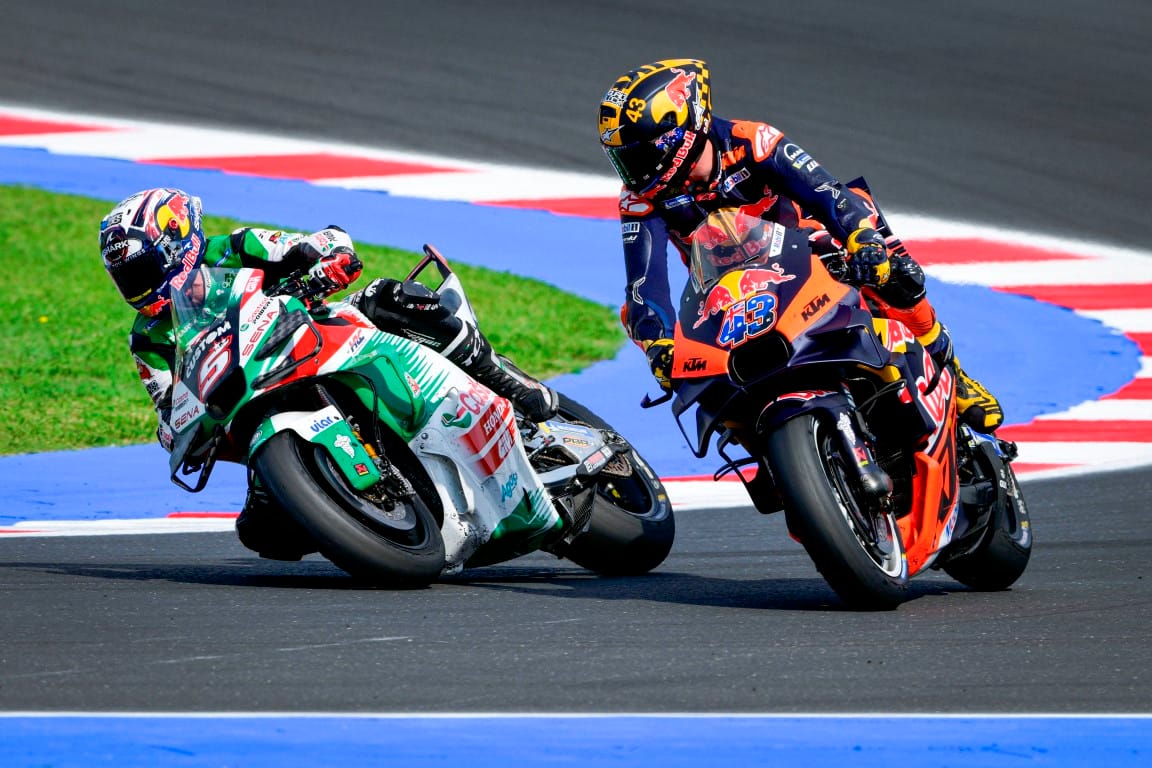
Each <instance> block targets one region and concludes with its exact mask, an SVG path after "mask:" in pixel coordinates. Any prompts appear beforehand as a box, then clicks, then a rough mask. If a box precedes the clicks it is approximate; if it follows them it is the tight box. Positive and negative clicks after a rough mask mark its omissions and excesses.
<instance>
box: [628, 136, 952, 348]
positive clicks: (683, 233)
mask: <svg viewBox="0 0 1152 768" xmlns="http://www.w3.org/2000/svg"><path fill="white" fill-rule="evenodd" d="M708 138H709V139H711V141H712V150H711V151H713V152H715V153H716V155H717V160H716V165H715V169H714V171H713V174H712V178H711V179H710V181H709V182H708V183H707V184H697V185H693V186H692V187H690V188H688V189H684V190H679V191H668V190H666V191H664V192H663V193H661V194H660V195H659V196H658V197H656V198H654V199H648V198H645V197H641V196H638V195H636V194H635V193H632V192H629V191H628V190H627V189H625V190H623V192H622V193H621V197H620V222H621V233H622V236H623V240H624V264H625V271H626V275H627V290H626V296H625V301H624V305H623V307H622V310H621V320H622V321H623V323H624V326H625V328H626V329H627V331H628V335H629V336H630V337H631V339H632V340H633V341H634V342H636V343H637V344H639V345H640V346H641V347H645V348H646V347H647V346H648V345H649V344H651V342H653V341H655V340H658V339H670V338H672V336H673V331H674V327H675V323H676V313H675V309H674V306H675V305H674V303H673V301H672V298H671V291H670V287H669V281H668V259H667V244H668V243H669V242H671V243H672V244H673V245H674V246H675V247H676V248H677V250H678V251H679V252H680V254H681V258H682V260H684V261H685V263H687V258H688V253H689V252H690V247H689V246H688V243H687V239H688V237H689V236H690V235H691V234H692V232H693V231H694V230H695V229H696V227H697V225H699V224H700V222H702V221H703V220H704V219H705V218H706V217H707V215H708V214H709V213H710V212H712V211H715V210H718V209H720V208H731V207H741V208H742V210H744V211H745V212H747V213H753V214H756V215H759V216H760V217H762V218H764V219H766V220H769V221H775V222H779V223H780V224H783V225H785V226H788V227H798V228H803V229H809V230H810V231H811V235H810V240H811V242H812V245H813V248H814V250H816V251H817V252H821V251H822V250H832V249H835V248H837V247H839V245H841V244H843V243H845V242H846V240H847V238H848V236H849V235H850V234H851V233H852V232H853V231H855V230H856V229H858V228H860V227H862V226H864V227H872V228H874V229H876V230H878V231H879V232H880V233H881V234H882V235H884V236H885V240H886V243H887V246H888V250H889V262H890V267H891V271H890V277H889V279H888V281H887V282H886V283H884V285H882V286H879V287H875V286H869V287H866V288H864V289H863V290H864V293H865V295H866V297H867V298H868V299H869V301H870V303H871V304H872V305H873V307H874V309H875V310H876V311H878V312H879V314H881V315H883V316H885V317H889V318H891V319H896V320H899V321H901V322H903V323H904V324H905V325H906V326H908V328H909V330H911V331H912V333H913V334H915V335H916V336H917V338H918V339H919V340H920V341H921V343H922V344H924V346H925V347H927V349H928V352H929V353H930V354H932V356H933V357H934V358H936V359H937V360H938V362H939V364H941V365H943V364H946V363H947V362H949V361H950V359H951V356H952V355H951V339H950V337H949V336H948V332H947V329H946V328H944V326H943V325H941V324H940V323H939V322H938V321H937V319H936V312H935V310H933V308H932V305H931V304H929V302H928V300H927V298H926V297H925V290H924V273H923V271H922V270H921V269H920V266H919V265H918V264H917V263H916V262H915V261H913V260H912V258H911V257H910V256H909V255H908V253H907V250H906V249H905V248H904V246H903V244H902V243H901V242H900V241H899V240H898V239H896V237H895V236H893V235H892V233H891V231H890V229H889V228H888V226H887V223H886V222H885V221H884V220H883V217H882V216H881V215H880V213H879V211H878V210H877V208H876V206H875V205H874V204H873V203H872V200H871V196H870V195H869V193H868V191H867V189H866V188H865V187H863V185H859V184H857V183H855V182H852V183H850V185H845V184H842V183H841V182H839V181H838V180H837V179H836V178H835V177H833V176H832V175H831V174H830V173H828V171H826V170H825V169H824V168H823V166H821V165H820V164H819V163H818V162H817V161H816V160H815V159H813V158H812V156H811V155H809V154H808V153H807V152H805V151H804V149H802V148H801V147H800V146H798V145H797V144H795V143H794V142H792V141H790V140H789V139H788V138H787V137H786V136H785V135H784V134H783V133H781V132H780V131H779V130H777V129H776V128H774V127H772V126H771V125H768V124H767V123H760V122H751V121H743V120H736V121H733V120H724V119H722V118H719V117H713V119H712V125H711V128H710V129H709V131H708Z"/></svg>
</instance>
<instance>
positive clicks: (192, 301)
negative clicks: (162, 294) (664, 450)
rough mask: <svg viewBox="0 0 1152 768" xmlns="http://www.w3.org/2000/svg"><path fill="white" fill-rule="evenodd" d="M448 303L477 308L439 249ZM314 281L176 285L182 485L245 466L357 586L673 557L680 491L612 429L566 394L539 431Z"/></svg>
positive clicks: (210, 278)
mask: <svg viewBox="0 0 1152 768" xmlns="http://www.w3.org/2000/svg"><path fill="white" fill-rule="evenodd" d="M424 252H425V255H424V257H423V258H422V259H421V261H420V262H419V264H417V266H416V267H415V269H413V271H412V272H411V274H410V275H409V276H408V278H409V279H411V280H418V279H420V278H421V277H422V276H423V275H424V274H425V270H428V274H429V275H430V276H431V278H432V281H433V282H438V283H439V284H438V285H429V287H430V288H433V289H434V290H437V291H438V293H439V295H440V297H441V302H442V303H443V304H444V305H445V306H447V307H449V309H451V310H452V311H453V312H455V313H456V314H457V315H458V316H459V317H461V318H462V319H464V320H466V321H468V322H472V323H476V322H477V321H476V315H475V312H474V311H473V309H472V306H471V304H470V303H469V301H468V298H467V296H466V294H465V292H464V288H463V285H462V284H461V281H460V279H459V277H458V275H457V274H456V273H455V272H453V271H452V269H451V267H450V266H449V264H448V262H447V261H446V260H445V259H444V257H443V256H442V255H440V253H439V252H438V251H436V249H435V248H433V247H432V246H425V248H424ZM306 286H307V282H306V281H304V280H302V279H301V276H300V275H293V276H290V277H289V278H288V279H285V280H283V281H280V282H279V283H277V284H275V285H265V273H264V272H262V271H259V270H252V269H221V268H207V267H201V268H200V269H198V270H197V271H195V272H194V273H192V274H191V275H190V276H189V277H188V279H187V280H185V282H184V283H183V284H182V285H181V286H180V287H179V288H174V289H173V292H172V311H173V322H174V327H175V330H176V337H177V339H176V340H177V357H176V368H175V370H176V374H175V382H174V387H173V394H172V417H171V421H172V425H173V428H174V431H175V440H174V444H173V450H172V454H171V459H170V470H171V478H172V481H173V482H174V483H176V484H177V485H179V486H181V487H183V488H184V489H186V490H188V491H191V492H198V491H200V490H202V489H203V488H204V487H205V485H206V484H207V482H208V479H209V476H210V474H211V471H212V468H213V466H214V465H215V463H216V462H218V461H232V462H238V463H240V464H243V465H245V466H246V467H248V470H249V474H250V479H249V482H250V483H251V484H254V485H255V486H257V487H259V488H261V489H263V491H264V492H265V493H267V494H268V496H269V497H270V498H271V499H272V500H273V501H274V502H275V507H278V508H279V510H282V514H283V515H284V516H285V519H283V521H282V523H283V525H285V526H292V527H293V530H294V531H295V532H296V533H299V532H300V531H303V533H304V535H306V536H307V537H308V539H309V540H310V543H312V544H314V546H315V551H319V553H320V554H321V555H323V556H324V557H325V558H327V559H328V560H330V561H331V562H332V563H334V564H336V565H337V566H339V567H340V568H342V569H343V570H345V571H346V572H348V573H349V574H352V575H353V576H355V577H358V578H359V579H362V580H365V581H368V582H371V583H374V584H378V585H384V586H395V587H420V586H427V585H428V584H430V583H431V582H433V581H435V580H436V579H438V578H441V577H443V576H447V575H451V574H455V573H459V572H460V571H461V570H463V569H464V568H468V567H474V566H480V565H489V564H493V563H499V562H503V561H506V560H510V559H512V558H515V557H519V556H522V555H525V554H528V553H530V552H534V551H537V550H544V551H547V552H550V553H552V554H554V555H557V556H559V557H565V558H568V559H570V560H571V561H572V562H574V563H576V564H578V565H580V566H582V567H584V568H588V569H590V570H592V571H596V572H598V573H601V574H610V575H632V574H642V573H646V572H647V571H649V570H651V569H653V568H655V567H656V566H658V565H659V564H660V563H661V562H663V560H664V558H665V557H666V556H667V554H668V552H669V550H670V549H671V546H672V542H673V537H674V533H675V521H674V518H673V514H672V510H671V506H670V504H669V500H668V496H667V494H666V492H665V490H664V487H663V485H662V484H661V482H660V480H659V478H658V477H657V476H656V475H655V474H654V473H653V471H652V469H651V468H650V467H649V465H648V464H647V463H646V462H645V461H644V459H643V458H641V456H640V455H639V454H638V453H637V452H636V451H635V450H633V448H632V447H631V445H630V444H629V443H628V442H627V441H626V440H625V439H624V438H623V437H621V436H620V435H619V434H618V433H617V432H616V431H615V430H614V429H612V427H611V426H610V425H608V424H607V423H605V422H604V420H603V419H601V418H599V417H598V416H597V415H596V414H595V413H593V412H592V411H591V410H589V409H588V408H586V407H584V406H582V405H581V404H579V403H577V402H575V401H573V400H571V399H570V398H568V397H565V396H563V395H561V401H560V409H559V413H558V415H557V416H556V417H555V418H553V419H551V420H549V421H546V422H544V423H540V424H535V423H531V422H529V421H528V420H526V419H524V418H521V417H520V415H519V414H518V413H517V412H516V411H515V409H514V407H513V406H512V404H511V403H510V402H509V401H508V400H506V399H505V398H503V397H499V396H497V395H496V394H495V393H493V392H492V391H491V390H490V389H488V388H487V387H485V386H483V385H482V384H480V383H479V382H477V381H476V380H474V379H473V378H472V377H470V376H469V375H468V374H467V373H465V372H464V371H463V370H461V369H460V368H458V367H456V366H455V365H454V364H452V363H451V362H450V361H448V360H447V359H446V358H444V357H442V356H441V355H439V354H437V353H436V352H434V351H432V350H431V349H429V348H427V347H425V346H422V345H420V344H417V343H414V342H412V341H409V340H407V339H404V338H401V337H399V336H396V335H393V334H389V333H386V332H383V331H381V330H379V329H378V328H377V327H376V326H375V325H374V324H373V323H372V322H371V321H370V320H368V319H367V318H366V317H365V316H364V315H363V314H362V313H360V312H359V311H358V310H357V309H356V308H355V307H354V306H353V305H351V304H350V303H348V302H341V301H330V302H324V301H320V300H319V299H318V298H315V297H311V296H309V295H308V293H307V287H306Z"/></svg>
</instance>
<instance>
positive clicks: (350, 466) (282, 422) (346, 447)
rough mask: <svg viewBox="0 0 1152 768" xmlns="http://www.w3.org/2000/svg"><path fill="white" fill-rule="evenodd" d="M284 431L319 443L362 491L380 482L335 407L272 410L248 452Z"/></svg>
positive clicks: (366, 456) (346, 476) (365, 451)
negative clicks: (305, 409)
mask: <svg viewBox="0 0 1152 768" xmlns="http://www.w3.org/2000/svg"><path fill="white" fill-rule="evenodd" d="M284 431H292V432H295V433H296V434H297V435H299V436H300V437H302V438H304V439H305V440H307V441H308V442H310V443H315V444H316V445H319V446H322V447H323V448H324V449H325V450H326V451H327V452H328V455H329V456H330V457H331V458H332V461H333V463H335V464H336V466H337V468H339V470H340V472H341V473H342V474H343V475H344V478H345V479H346V480H347V481H348V482H349V483H350V484H351V485H352V486H353V487H355V488H356V489H358V490H361V491H364V490H367V489H368V488H371V487H372V486H373V485H375V484H376V483H378V482H380V479H381V477H382V476H381V474H380V470H379V469H378V468H377V467H376V463H375V462H374V461H373V460H372V457H371V456H370V455H369V454H368V451H367V450H365V448H364V444H363V443H362V442H361V440H360V438H359V437H358V436H357V435H356V433H355V432H354V431H353V430H352V425H351V424H349V423H348V421H347V420H346V419H345V418H344V416H343V414H341V413H340V411H339V410H338V409H337V408H336V406H334V405H329V406H326V407H324V408H321V409H320V410H317V411H280V412H276V413H273V414H272V415H271V416H270V417H268V418H266V419H264V421H263V422H262V423H261V424H260V426H259V427H257V429H256V431H255V433H253V435H252V441H251V443H250V444H249V448H248V455H249V456H255V455H256V454H257V452H258V451H259V450H260V447H261V446H262V445H263V444H264V443H266V442H267V441H268V439H269V438H271V437H272V435H274V434H276V433H277V432H284Z"/></svg>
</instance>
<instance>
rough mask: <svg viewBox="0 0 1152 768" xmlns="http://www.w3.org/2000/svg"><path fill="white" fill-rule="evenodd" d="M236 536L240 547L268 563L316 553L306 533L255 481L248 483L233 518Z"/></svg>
mask: <svg viewBox="0 0 1152 768" xmlns="http://www.w3.org/2000/svg"><path fill="white" fill-rule="evenodd" d="M236 535H237V537H238V538H239V539H240V543H241V544H243V545H244V546H246V547H247V548H248V549H250V550H252V551H253V552H255V553H256V554H258V555H260V557H263V558H266V559H268V560H289V561H294V560H299V559H300V558H302V557H304V556H305V555H310V554H312V553H313V552H316V551H317V549H316V543H315V542H314V541H313V540H312V537H311V536H309V535H308V532H307V531H305V530H304V528H303V527H302V526H301V525H300V524H299V523H297V522H296V521H295V520H294V519H292V517H291V516H289V515H288V513H287V512H285V511H284V510H283V509H281V508H280V506H279V505H278V504H277V503H276V502H275V501H273V500H272V497H271V496H269V495H268V493H267V491H265V490H264V489H263V488H260V487H259V485H258V484H257V483H255V482H251V483H250V485H249V488H248V498H247V499H245V501H244V508H243V509H242V510H241V511H240V516H239V517H237V518H236Z"/></svg>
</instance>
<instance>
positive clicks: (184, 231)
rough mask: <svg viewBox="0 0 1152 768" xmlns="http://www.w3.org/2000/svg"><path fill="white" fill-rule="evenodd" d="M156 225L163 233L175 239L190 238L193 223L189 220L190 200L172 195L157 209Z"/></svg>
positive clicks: (182, 196)
mask: <svg viewBox="0 0 1152 768" xmlns="http://www.w3.org/2000/svg"><path fill="white" fill-rule="evenodd" d="M156 223H157V224H158V225H159V226H160V230H161V231H162V232H167V233H168V234H170V235H172V236H173V237H176V238H179V239H181V240H182V239H184V238H185V237H188V231H189V229H190V228H191V223H190V221H189V219H188V199H187V198H186V197H184V195H172V196H171V197H169V198H168V200H167V201H166V202H165V203H164V204H163V205H161V206H160V207H159V208H157V209H156Z"/></svg>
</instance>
